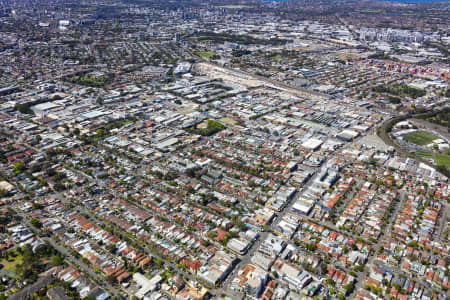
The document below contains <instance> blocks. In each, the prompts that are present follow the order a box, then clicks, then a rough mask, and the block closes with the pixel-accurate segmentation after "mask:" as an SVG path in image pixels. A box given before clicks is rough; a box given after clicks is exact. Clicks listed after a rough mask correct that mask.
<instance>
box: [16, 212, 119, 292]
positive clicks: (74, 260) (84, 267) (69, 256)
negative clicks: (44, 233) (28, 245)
mask: <svg viewBox="0 0 450 300" xmlns="http://www.w3.org/2000/svg"><path fill="white" fill-rule="evenodd" d="M12 209H13V210H14V211H15V212H16V213H17V214H18V215H19V216H20V217H21V218H22V221H23V222H24V223H25V225H27V227H29V228H31V229H33V231H35V232H39V229H38V228H36V227H34V226H33V225H32V224H31V223H30V221H29V220H28V218H27V216H26V215H25V214H24V213H22V212H21V211H20V210H18V209H15V208H12ZM40 239H41V240H42V241H46V242H48V243H49V244H50V245H51V246H52V247H53V248H55V249H56V250H57V251H58V252H59V253H61V254H63V255H64V256H65V257H66V259H68V260H69V261H70V262H71V263H72V264H74V265H75V266H77V267H80V268H81V269H82V270H83V271H84V272H86V273H87V274H88V275H89V276H90V277H91V278H93V279H94V280H95V281H96V282H98V283H99V284H101V286H103V287H106V288H107V289H108V290H109V291H110V292H111V293H112V294H113V296H119V295H120V294H121V293H120V291H119V290H118V289H116V288H115V287H113V286H112V285H111V284H109V283H108V282H106V281H105V279H104V278H103V277H102V276H100V275H99V274H97V273H95V272H94V271H93V270H92V268H90V267H89V266H88V265H86V264H85V263H84V262H82V261H81V260H79V259H78V258H76V257H74V256H73V255H72V254H71V253H70V252H69V251H68V250H67V249H66V248H64V247H62V246H60V245H59V244H58V243H57V242H56V241H55V240H54V239H53V238H50V237H43V238H42V237H40Z"/></svg>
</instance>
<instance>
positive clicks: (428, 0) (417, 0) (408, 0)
mask: <svg viewBox="0 0 450 300" xmlns="http://www.w3.org/2000/svg"><path fill="white" fill-rule="evenodd" d="M373 1H385V2H386V1H389V2H405V3H431V2H449V1H450V0H373Z"/></svg>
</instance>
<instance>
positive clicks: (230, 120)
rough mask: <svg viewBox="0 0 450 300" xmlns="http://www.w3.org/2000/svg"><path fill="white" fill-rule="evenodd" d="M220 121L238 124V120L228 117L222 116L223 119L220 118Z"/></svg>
mask: <svg viewBox="0 0 450 300" xmlns="http://www.w3.org/2000/svg"><path fill="white" fill-rule="evenodd" d="M220 121H222V122H224V123H227V124H230V125H236V124H237V122H236V121H235V120H233V119H231V118H228V117H225V118H222V119H220Z"/></svg>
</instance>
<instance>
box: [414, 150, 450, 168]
mask: <svg viewBox="0 0 450 300" xmlns="http://www.w3.org/2000/svg"><path fill="white" fill-rule="evenodd" d="M417 155H418V156H421V157H425V158H432V159H434V161H435V162H436V165H438V166H445V167H447V168H450V155H445V154H439V153H433V152H430V151H423V150H420V151H417Z"/></svg>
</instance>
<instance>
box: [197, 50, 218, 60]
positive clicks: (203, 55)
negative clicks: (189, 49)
mask: <svg viewBox="0 0 450 300" xmlns="http://www.w3.org/2000/svg"><path fill="white" fill-rule="evenodd" d="M196 54H197V55H198V56H200V57H201V58H206V59H209V58H211V57H213V56H214V54H216V53H214V51H197V52H196Z"/></svg>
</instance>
